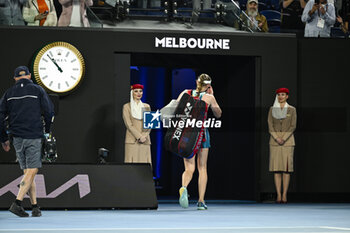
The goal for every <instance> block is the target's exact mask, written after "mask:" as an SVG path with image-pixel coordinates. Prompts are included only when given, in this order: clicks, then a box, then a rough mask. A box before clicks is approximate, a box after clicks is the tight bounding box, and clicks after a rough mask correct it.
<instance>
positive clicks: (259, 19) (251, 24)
mask: <svg viewBox="0 0 350 233" xmlns="http://www.w3.org/2000/svg"><path fill="white" fill-rule="evenodd" d="M246 13H247V15H248V17H249V19H250V20H249V19H247V18H246V17H244V15H243V14H241V15H240V18H241V22H240V23H238V22H237V23H236V25H235V27H236V28H237V29H240V30H246V31H250V30H252V31H254V32H258V31H261V32H268V31H269V28H268V26H267V20H266V17H265V16H263V15H261V14H259V12H258V0H248V2H247V10H246ZM249 29H250V30H249Z"/></svg>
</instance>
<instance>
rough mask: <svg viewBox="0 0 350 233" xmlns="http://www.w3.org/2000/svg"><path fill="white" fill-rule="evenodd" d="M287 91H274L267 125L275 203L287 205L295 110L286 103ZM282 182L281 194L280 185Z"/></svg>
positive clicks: (284, 89)
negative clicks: (274, 96) (275, 192)
mask: <svg viewBox="0 0 350 233" xmlns="http://www.w3.org/2000/svg"><path fill="white" fill-rule="evenodd" d="M288 96H289V90H288V89H287V88H280V89H278V90H277V91H276V98H275V103H274V104H273V106H272V107H271V108H270V111H269V115H268V125H269V132H270V135H271V136H270V172H274V180H275V186H276V191H277V199H276V202H277V203H287V192H288V186H289V180H290V174H291V173H292V172H293V153H294V146H295V141H294V135H293V132H294V130H295V128H296V123H297V113H296V109H295V108H294V107H293V106H291V105H289V104H288V103H287V99H288ZM282 182H283V193H282V194H281V185H282Z"/></svg>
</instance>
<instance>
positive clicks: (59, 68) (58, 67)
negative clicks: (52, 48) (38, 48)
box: [46, 54, 63, 73]
mask: <svg viewBox="0 0 350 233" xmlns="http://www.w3.org/2000/svg"><path fill="white" fill-rule="evenodd" d="M46 55H47V56H48V57H49V58H50V60H51V61H52V62H53V64H55V66H56V67H57V69H58V70H59V71H60V72H61V73H62V72H63V70H62V69H61V67H60V66H59V65H58V64H57V63H56V62H55V60H54V59H53V58H51V57H50V56H49V54H46Z"/></svg>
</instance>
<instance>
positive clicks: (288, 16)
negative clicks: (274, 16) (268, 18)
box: [280, 0, 307, 32]
mask: <svg viewBox="0 0 350 233" xmlns="http://www.w3.org/2000/svg"><path fill="white" fill-rule="evenodd" d="M306 3H307V0H280V5H281V14H282V17H281V21H282V22H281V32H298V31H303V30H304V27H305V25H304V24H303V22H302V21H301V15H302V14H303V10H304V8H305V6H306Z"/></svg>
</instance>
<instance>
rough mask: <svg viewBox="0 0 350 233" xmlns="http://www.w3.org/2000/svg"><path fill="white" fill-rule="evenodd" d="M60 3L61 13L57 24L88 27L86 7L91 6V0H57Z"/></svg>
mask: <svg viewBox="0 0 350 233" xmlns="http://www.w3.org/2000/svg"><path fill="white" fill-rule="evenodd" d="M58 1H59V3H60V4H61V5H62V13H61V15H60V18H59V20H58V26H69V27H90V23H89V20H88V18H87V14H86V7H88V6H92V5H93V1H92V0H58Z"/></svg>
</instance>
